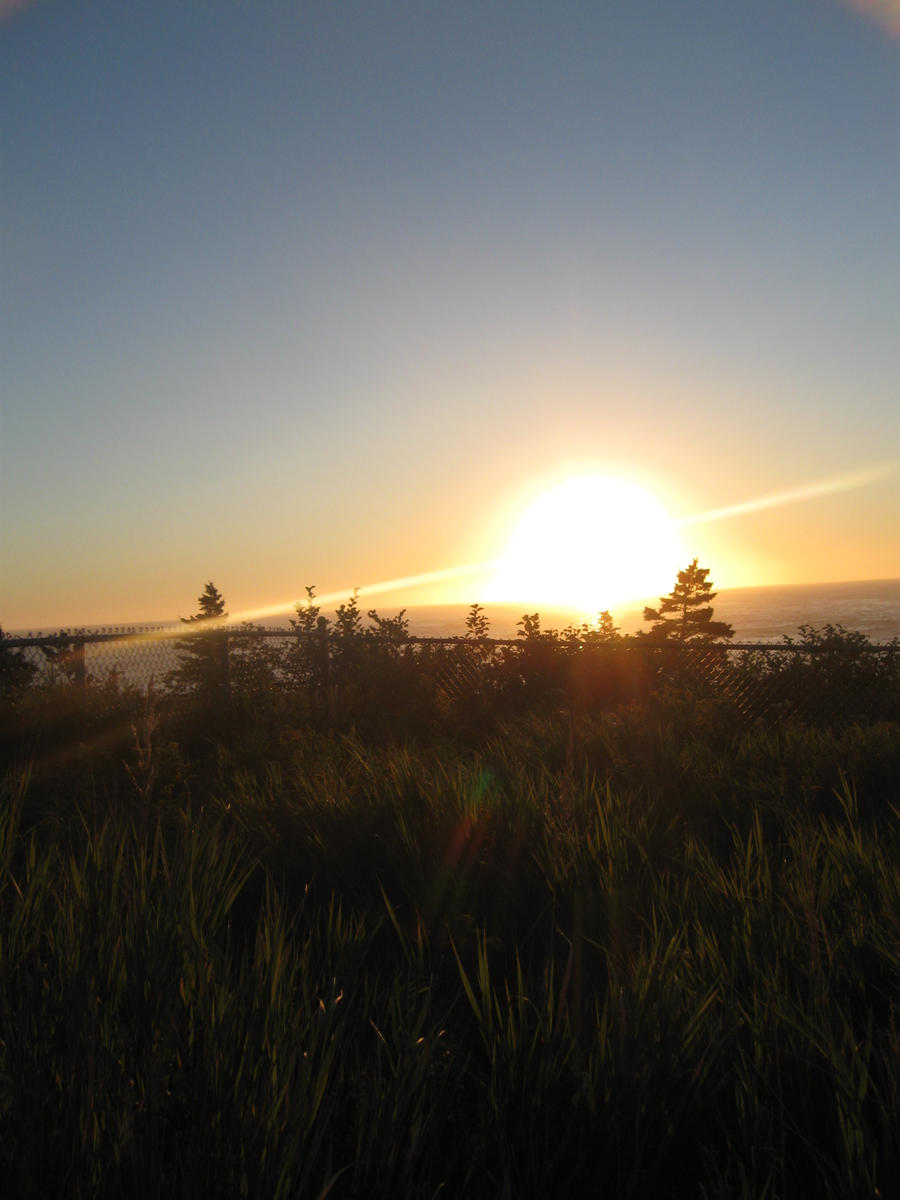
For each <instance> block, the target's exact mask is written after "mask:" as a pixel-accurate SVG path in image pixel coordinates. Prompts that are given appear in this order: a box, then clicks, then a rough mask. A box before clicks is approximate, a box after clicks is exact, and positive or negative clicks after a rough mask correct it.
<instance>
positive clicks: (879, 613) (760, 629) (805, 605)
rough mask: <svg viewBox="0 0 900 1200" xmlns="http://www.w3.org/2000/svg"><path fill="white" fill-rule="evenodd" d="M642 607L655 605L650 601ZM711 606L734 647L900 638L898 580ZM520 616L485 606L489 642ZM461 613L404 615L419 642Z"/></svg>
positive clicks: (458, 627) (447, 631)
mask: <svg viewBox="0 0 900 1200" xmlns="http://www.w3.org/2000/svg"><path fill="white" fill-rule="evenodd" d="M646 603H654V604H655V603H658V601H657V599H656V598H654V599H653V600H650V601H647V602H646ZM712 603H713V610H714V613H715V616H716V619H717V620H723V621H728V622H729V623H730V624H731V625H733V626H734V633H735V640H736V641H739V642H780V641H781V639H782V638H783V637H784V636H785V635H788V636H790V637H796V636H797V631H798V629H799V627H800V626H801V625H814V626H816V627H817V628H821V627H822V626H823V625H827V624H831V625H843V626H844V628H845V629H849V630H857V631H859V632H860V633H863V634H865V635H866V637H867V638H869V639H870V641H873V642H878V643H882V642H889V641H891V640H892V639H893V638H896V637H900V579H876V580H866V581H855V582H852V583H814V584H789V585H782V586H779V587H748V588H722V589H721V591H719V592H718V594H717V596H716V599H715V600H714V601H713V602H712ZM360 605H361V607H362V608H363V609H364V610H365V609H366V608H367V607H368V605H367V603H366V599H365V596H361V597H360ZM375 607H377V604H376V605H375ZM533 607H534V606H532V608H531V611H533ZM643 609H644V605H643V603H642V604H640V605H636V606H634V607H625V608H622V609H619V610H616V611H614V612H613V614H612V615H613V619H614V621H615V623H616V624H617V625H618V626H619V627H620V629H621V631H622V633H626V634H630V633H636V632H637V631H638V630H639V629H642V628H647V626H646V625H645V624H644V622H643ZM526 611H529V607H528V606H527V605H517V606H516V605H499V604H494V605H485V612H486V613H487V616H488V617H489V619H490V622H491V628H490V632H491V634H492V636H494V637H515V635H516V624H517V622H518V621H520V620H521V618H522V615H523V613H525V612H526ZM379 612H381V613H382V615H384V616H391V615H392V614H393V613H395V612H396V609H387V608H385V609H384V610H381V609H379ZM467 612H468V609H467V607H466V606H465V605H454V604H444V605H430V606H425V605H423V606H420V607H412V608H409V609H408V610H407V614H406V615H407V616H408V618H409V629H410V633H413V634H416V635H418V636H419V637H450V636H453V635H460V634H463V633H465V621H466V615H467ZM583 620H584V617H583V616H582V615H581V614H579V613H576V612H566V611H559V610H552V611H549V610H542V611H541V625H542V627H543V628H544V629H551V628H554V629H562V628H565V626H566V625H568V624H570V623H574V624H576V625H578V624H580V623H581V622H582V621H583Z"/></svg>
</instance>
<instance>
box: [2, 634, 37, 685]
mask: <svg viewBox="0 0 900 1200" xmlns="http://www.w3.org/2000/svg"><path fill="white" fill-rule="evenodd" d="M3 637H4V635H3V630H2V628H0V694H3V695H10V696H11V695H18V694H20V693H21V692H23V691H24V690H25V689H26V688H27V687H29V686H30V684H31V683H32V682H33V681H34V677H35V675H36V674H37V667H36V666H35V664H34V663H33V662H29V660H28V659H27V658H26V657H25V655H24V654H23V653H22V651H21V650H11V649H10V648H9V647H8V646H6V645H4V641H3Z"/></svg>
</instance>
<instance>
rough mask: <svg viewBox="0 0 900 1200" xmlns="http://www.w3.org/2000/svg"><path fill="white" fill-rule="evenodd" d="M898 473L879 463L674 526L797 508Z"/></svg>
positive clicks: (896, 467) (893, 466) (893, 465)
mask: <svg viewBox="0 0 900 1200" xmlns="http://www.w3.org/2000/svg"><path fill="white" fill-rule="evenodd" d="M898 470H900V463H898V462H893V463H882V464H881V465H880V466H877V467H868V468H866V469H865V470H862V471H852V472H851V473H850V474H849V475H837V476H835V477H834V478H832V479H821V480H819V481H818V482H817V483H808V484H806V485H805V486H804V487H799V488H791V489H790V491H787V492H775V493H774V494H773V495H771V496H760V497H758V498H757V499H756V500H743V501H741V502H740V503H739V504H728V505H726V506H725V507H724V508H711V509H708V510H707V511H706V512H702V513H696V514H694V516H691V517H681V518H680V520H677V521H676V522H675V524H676V525H678V526H679V527H681V526H684V525H705V524H707V523H708V522H710V521H723V520H725V519H726V518H727V517H740V516H743V514H744V513H750V512H762V511H763V510H764V509H767V508H782V507H783V506H784V505H785V504H799V503H801V502H803V501H804V500H817V499H818V498H819V497H820V496H830V495H832V494H833V493H834V492H849V491H852V490H853V489H854V488H860V487H865V486H866V485H867V484H869V483H876V482H877V481H878V480H879V479H886V478H887V477H888V476H889V475H893V474H895V473H896V472H897V471H898Z"/></svg>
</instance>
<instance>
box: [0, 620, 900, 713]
mask: <svg viewBox="0 0 900 1200" xmlns="http://www.w3.org/2000/svg"><path fill="white" fill-rule="evenodd" d="M0 664H3V670H4V676H3V677H4V678H6V679H10V678H15V677H18V679H19V681H20V684H21V685H22V686H27V687H44V688H46V687H54V686H69V687H75V688H78V689H83V690H84V691H85V692H89V691H90V692H95V693H96V692H98V691H100V690H103V691H105V692H107V693H110V694H116V693H121V692H126V691H134V690H139V691H143V692H146V691H148V690H152V691H153V693H154V694H155V695H160V696H163V695H171V696H179V695H180V696H189V695H190V694H191V693H195V692H197V691H198V690H199V691H202V690H203V689H204V688H206V689H207V690H208V689H209V688H211V687H213V688H215V689H217V690H218V692H219V694H220V695H221V696H222V697H224V698H225V699H226V700H231V699H234V698H240V697H243V698H245V699H246V698H247V697H251V698H253V697H256V698H258V697H260V696H261V695H262V694H263V693H268V694H272V693H276V694H277V693H282V694H284V695H289V694H296V693H298V692H306V693H308V694H310V695H312V696H314V697H318V698H319V699H323V698H324V699H328V698H329V697H332V696H334V695H335V694H336V693H340V692H341V689H345V690H346V689H347V688H349V687H353V688H356V689H357V690H358V689H359V688H360V687H363V686H367V687H369V688H370V690H371V689H372V688H373V687H375V686H376V684H377V686H378V687H380V688H381V689H382V691H386V692H390V693H392V694H397V693H399V692H402V691H403V690H404V689H407V690H408V689H411V688H413V686H415V687H417V688H419V692H420V694H422V688H423V687H424V688H427V689H428V694H429V695H430V696H431V697H432V698H433V699H434V700H435V701H436V702H437V704H438V707H439V708H442V709H444V710H449V709H465V708H466V707H467V706H471V705H473V704H477V703H481V702H488V701H490V700H492V699H494V700H496V699H498V698H502V699H504V700H505V701H507V702H509V701H511V700H515V699H516V698H517V697H519V698H521V699H522V700H523V701H534V700H537V699H540V700H544V701H547V702H554V701H555V702H557V703H562V704H565V705H567V706H569V707H579V708H584V709H591V708H603V707H614V706H615V705H616V704H621V703H626V702H628V701H629V700H639V699H644V698H647V697H648V696H650V695H655V696H660V695H664V694H665V693H666V692H667V691H671V690H672V689H676V690H679V689H680V690H681V691H684V690H685V689H690V690H691V691H692V693H693V694H695V695H697V696H698V697H709V698H717V699H720V700H725V701H727V702H728V703H729V704H731V705H732V706H733V707H734V708H735V709H737V710H738V711H739V712H740V713H741V714H743V715H744V716H745V717H746V718H747V719H748V720H755V719H763V720H767V721H777V720H779V719H781V718H783V717H785V716H787V715H790V714H796V715H799V716H801V717H804V718H806V719H809V720H816V721H826V722H827V721H841V722H845V721H854V720H873V719H881V718H888V719H900V644H898V643H897V642H894V643H891V644H888V645H878V644H872V643H870V642H868V641H867V640H866V639H865V638H864V637H862V635H857V634H848V633H846V631H844V630H840V629H837V630H835V629H832V628H831V627H826V632H825V634H824V635H820V636H816V637H808V638H806V639H805V640H802V641H799V642H796V641H789V640H786V641H785V642H781V643H774V644H770V643H751V642H742V643H736V644H734V643H732V644H728V643H715V644H711V645H702V644H692V643H683V644H669V643H662V644H659V643H653V642H651V641H650V640H648V639H642V638H616V639H615V640H613V641H608V642H603V641H600V640H596V639H594V640H592V639H591V638H590V636H588V637H577V636H566V635H556V634H542V635H539V636H537V637H519V638H486V637H485V638H472V637H414V636H409V637H404V638H402V639H396V638H392V637H390V636H385V634H384V632H383V631H380V630H377V629H375V630H372V629H363V630H361V631H359V632H357V633H356V634H354V635H352V636H346V635H345V636H341V635H340V634H339V633H338V632H336V631H335V630H334V629H329V628H323V627H320V628H319V629H318V630H317V631H314V632H295V631H292V630H286V629H283V628H282V629H263V628H257V627H248V626H227V625H222V626H216V627H214V628H212V629H210V628H209V627H206V628H204V627H203V626H202V625H191V626H189V627H187V626H186V627H183V628H180V629H179V628H175V629H173V628H171V627H168V628H166V627H155V628H143V629H135V628H129V629H108V630H103V631H100V632H96V631H95V632H90V633H88V632H86V631H81V630H75V631H69V630H64V631H61V632H59V633H56V634H53V635H49V636H44V635H39V636H36V637H30V636H29V637H7V636H4V637H3V638H2V639H0ZM11 668H12V669H11ZM16 671H18V675H17V676H16Z"/></svg>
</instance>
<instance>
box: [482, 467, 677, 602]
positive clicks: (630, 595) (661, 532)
mask: <svg viewBox="0 0 900 1200" xmlns="http://www.w3.org/2000/svg"><path fill="white" fill-rule="evenodd" d="M683 558H684V551H683V549H682V547H681V543H680V541H679V539H678V535H677V533H676V530H675V525H674V523H673V522H672V521H671V519H670V518H669V517H668V515H667V514H666V511H665V509H664V508H663V506H662V505H661V504H660V502H659V501H658V500H657V499H656V498H655V497H654V496H652V495H651V494H650V493H649V492H647V491H645V490H644V489H643V488H641V487H638V485H637V484H634V483H630V482H628V481H626V480H623V479H616V478H614V477H613V476H609V475H584V476H579V477H576V478H572V479H568V480H567V481H566V482H565V483H563V484H561V485H560V486H558V487H556V488H553V489H552V490H551V491H549V492H545V493H544V494H543V495H542V496H540V497H539V498H538V499H537V500H536V501H535V502H534V503H533V504H532V505H531V507H530V508H529V509H528V510H527V511H526V512H525V514H524V515H523V516H522V518H521V520H520V521H519V523H518V524H517V525H516V527H515V530H514V531H513V534H512V537H511V538H510V541H509V545H508V546H507V548H506V552H505V554H504V555H503V557H502V558H501V560H500V561H499V563H498V564H497V570H496V573H495V575H494V578H493V580H492V581H491V583H490V584H489V586H488V592H487V598H488V599H489V600H493V601H494V602H502V603H527V604H543V605H546V606H548V607H551V606H552V607H556V608H567V609H577V610H578V611H579V612H582V613H597V612H600V611H602V610H604V609H612V608H614V607H615V606H617V605H621V604H623V603H627V602H628V601H634V600H643V599H646V598H648V597H651V596H658V595H662V594H664V593H666V592H668V591H669V589H670V588H671V585H672V580H673V579H674V578H675V573H676V572H677V571H678V569H679V568H680V567H681V566H683V565H684V563H683V561H682V560H683Z"/></svg>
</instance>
